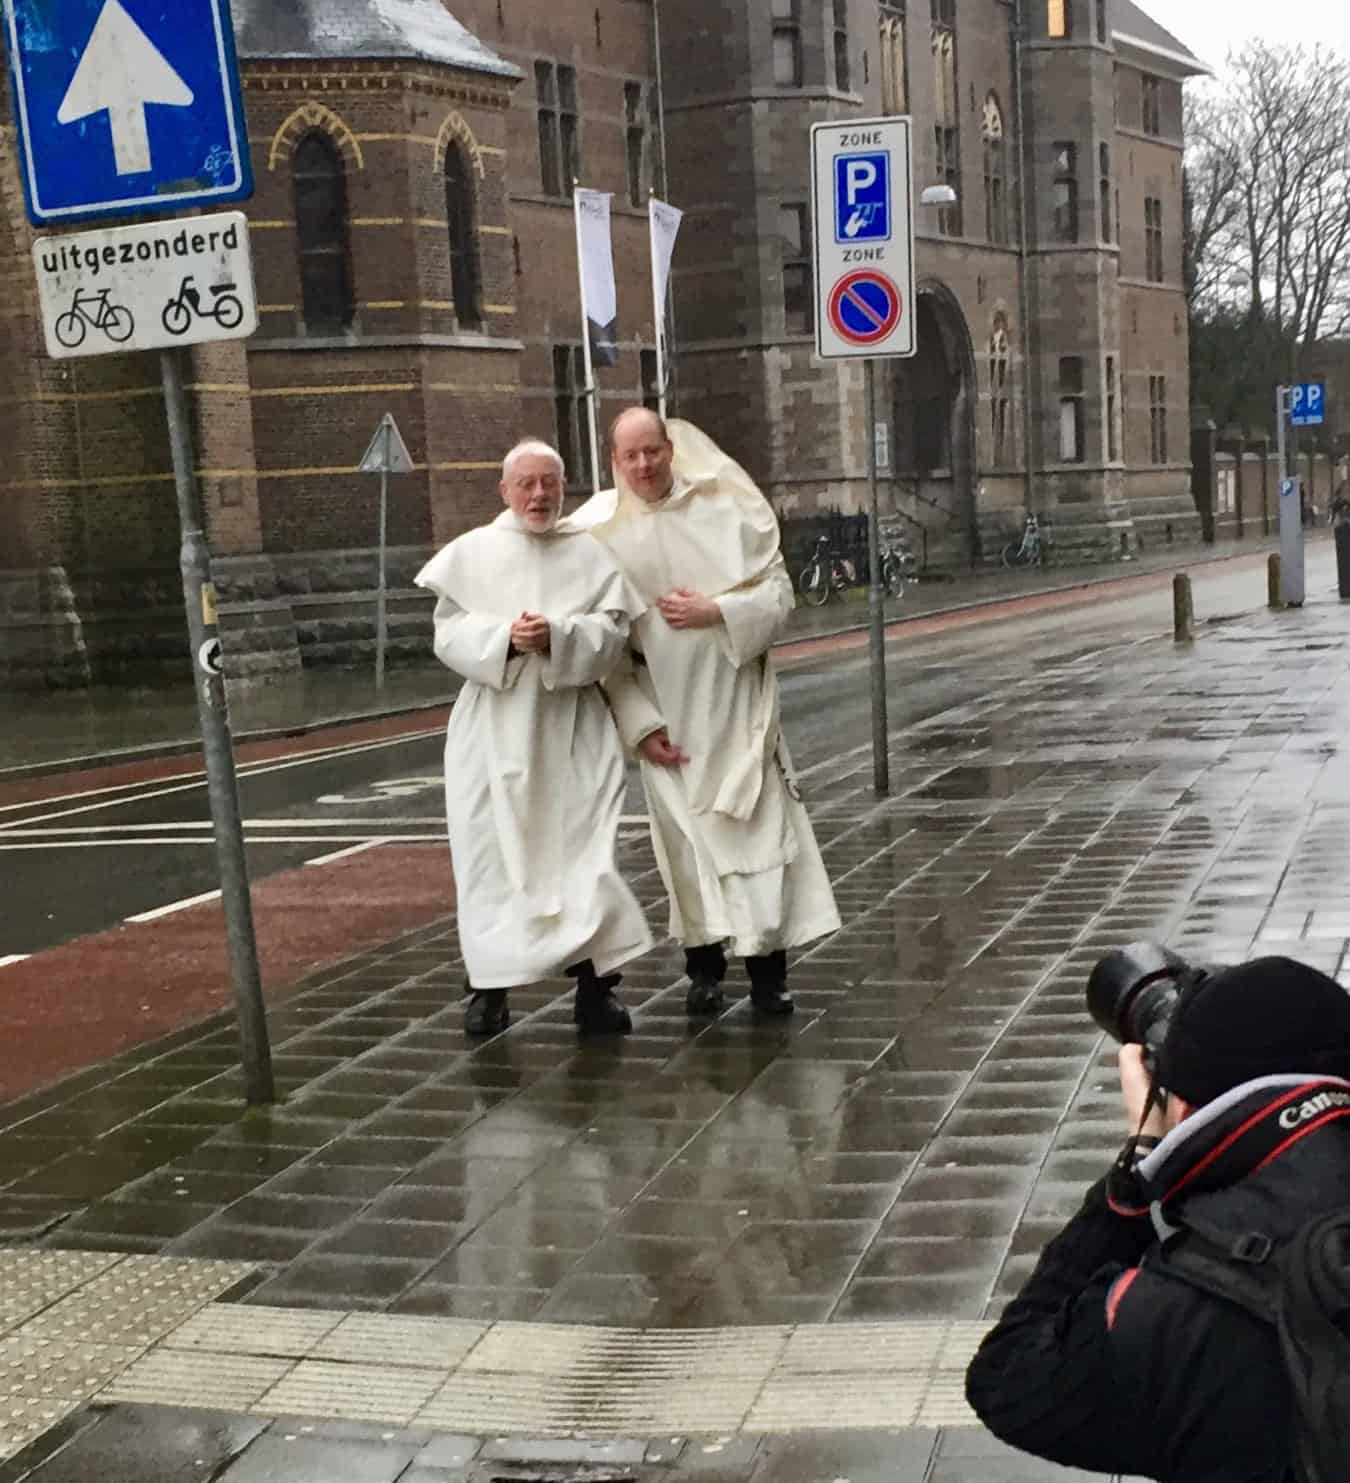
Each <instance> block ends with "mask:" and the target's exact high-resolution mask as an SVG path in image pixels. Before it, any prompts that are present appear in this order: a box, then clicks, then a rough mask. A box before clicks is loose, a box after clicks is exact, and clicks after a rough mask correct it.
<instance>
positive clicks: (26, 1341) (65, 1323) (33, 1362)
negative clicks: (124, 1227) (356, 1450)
mask: <svg viewBox="0 0 1350 1483" xmlns="http://www.w3.org/2000/svg"><path fill="white" fill-rule="evenodd" d="M250 1271H252V1268H251V1267H250V1266H249V1265H247V1264H245V1263H241V1262H205V1261H182V1260H174V1259H172V1258H168V1257H153V1256H123V1255H119V1254H116V1253H107V1252H83V1251H55V1250H44V1251H29V1250H26V1249H8V1250H4V1251H0V1333H2V1334H3V1337H0V1459H2V1458H5V1457H9V1456H12V1455H13V1454H14V1453H15V1452H17V1451H19V1450H20V1449H21V1448H23V1447H25V1446H27V1445H28V1443H29V1442H31V1441H33V1440H34V1439H35V1438H36V1437H39V1436H41V1434H42V1433H43V1432H44V1431H46V1430H47V1429H48V1428H49V1427H52V1426H54V1425H55V1424H56V1423H57V1422H58V1421H60V1420H61V1419H62V1418H63V1417H65V1416H67V1415H69V1414H70V1412H71V1411H73V1410H75V1409H76V1407H78V1406H80V1405H83V1404H84V1403H85V1402H86V1401H87V1400H89V1399H91V1398H92V1397H93V1396H94V1395H96V1394H98V1393H100V1392H102V1391H104V1390H105V1388H106V1387H107V1386H108V1384H109V1382H115V1381H116V1379H117V1378H118V1377H119V1376H120V1375H121V1374H122V1372H123V1371H125V1370H126V1369H127V1368H128V1366H130V1365H132V1364H134V1362H135V1361H136V1360H137V1358H138V1356H140V1355H142V1354H143V1353H144V1352H145V1350H146V1349H148V1348H149V1347H150V1346H151V1345H153V1344H155V1343H157V1342H159V1341H160V1340H161V1339H163V1338H164V1337H165V1336H166V1335H167V1334H169V1333H170V1332H171V1331H172V1330H174V1329H176V1328H177V1327H178V1326H179V1325H180V1324H181V1323H182V1322H183V1320H184V1319H185V1318H188V1317H189V1316H190V1315H191V1314H193V1313H195V1312H196V1311H197V1310H198V1309H199V1308H203V1307H205V1306H206V1304H207V1303H209V1302H210V1301H211V1300H212V1299H213V1298H216V1297H219V1296H220V1294H221V1293H223V1292H225V1291H226V1290H227V1289H228V1288H230V1287H233V1286H234V1284H235V1283H236V1282H238V1281H239V1279H240V1278H241V1277H244V1276H246V1275H247V1274H248V1273H249V1272H250ZM282 1368H283V1369H284V1368H285V1364H284V1362H283V1363H282Z"/></svg>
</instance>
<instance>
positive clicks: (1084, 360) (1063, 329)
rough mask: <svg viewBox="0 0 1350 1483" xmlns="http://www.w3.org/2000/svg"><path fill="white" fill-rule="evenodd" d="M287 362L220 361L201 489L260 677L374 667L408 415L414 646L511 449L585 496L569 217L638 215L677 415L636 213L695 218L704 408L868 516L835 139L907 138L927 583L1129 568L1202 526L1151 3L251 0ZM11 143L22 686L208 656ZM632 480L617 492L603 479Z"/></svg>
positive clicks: (263, 247)
mask: <svg viewBox="0 0 1350 1483" xmlns="http://www.w3.org/2000/svg"><path fill="white" fill-rule="evenodd" d="M233 10H234V18H235V29H236V34H237V38H238V46H239V52H240V55H241V59H242V62H243V67H244V98H245V106H246V110H247V115H248V125H249V138H250V144H251V149H252V155H253V165H254V171H255V175H256V179H257V191H256V194H255V196H254V198H253V199H252V200H251V201H250V202H249V203H248V204H247V207H246V210H247V214H248V217H249V220H250V229H251V234H252V241H253V248H254V258H255V271H256V277H257V287H258V298H259V303H260V308H261V327H260V329H259V331H258V333H257V335H256V336H254V337H253V338H252V339H251V340H248V341H241V342H233V343H229V344H226V345H217V346H212V347H207V348H200V349H198V350H196V351H194V352H192V353H191V405H192V409H193V417H194V423H195V438H196V454H197V463H198V473H199V478H200V481H201V486H202V490H203V494H204V499H205V503H206V508H207V512H208V520H209V527H210V538H211V543H212V549H213V553H214V556H215V559H216V568H217V579H218V585H219V587H220V590H221V595H222V612H223V615H224V617H225V621H226V624H227V650H228V654H229V659H230V664H231V668H232V670H233V672H234V673H235V674H236V675H237V676H241V677H253V678H267V677H279V676H285V675H287V674H293V673H295V672H296V671H297V670H298V669H299V668H300V667H301V666H302V665H310V664H320V663H325V662H335V661H344V660H351V659H354V658H357V657H360V656H361V655H362V654H363V653H364V652H367V651H368V649H369V646H370V643H371V640H372V634H373V615H374V591H373V588H374V580H375V557H374V547H375V543H376V539H377V536H376V518H377V495H378V481H377V480H375V479H372V478H371V477H370V476H368V475H363V474H361V473H359V472H358V471H357V466H358V464H359V462H360V459H361V455H362V453H363V452H364V450H365V448H366V445H367V443H368V442H369V440H370V437H371V435H372V433H373V432H374V430H375V428H376V426H377V424H378V423H379V420H380V418H381V416H382V415H383V413H385V412H386V411H389V412H392V413H393V414H394V416H395V417H396V419H397V421H398V424H399V427H400V428H401V430H402V432H403V435H404V437H405V439H406V441H407V443H408V446H409V449H410V451H411V453H412V456H413V459H414V461H415V464H416V468H415V471H414V472H413V473H411V474H408V475H403V476H398V477H396V478H395V479H394V480H393V482H392V488H391V515H390V530H389V539H390V542H391V546H392V571H393V580H394V585H395V588H396V590H395V592H394V594H393V618H394V632H395V635H396V638H397V641H398V644H399V645H400V646H401V647H403V648H404V649H407V650H413V649H416V650H419V651H422V652H424V651H425V648H426V645H427V641H428V633H427V629H428V622H427V618H428V614H427V609H426V605H425V603H424V601H423V600H422V597H421V595H420V594H417V593H415V592H414V591H411V590H409V581H410V577H411V574H412V573H413V572H414V571H415V570H416V568H417V566H418V565H419V564H420V562H421V561H422V560H423V559H424V558H425V556H426V555H427V553H428V552H429V551H430V550H431V549H432V548H433V547H434V546H435V545H436V544H438V543H441V542H444V541H446V540H448V539H449V538H451V537H452V536H454V535H455V534H457V533H458V532H460V531H462V530H464V529H465V528H467V527H469V526H471V525H474V524H478V523H480V522H482V521H483V520H485V519H487V518H488V517H489V516H491V515H492V514H493V513H494V512H495V510H496V509H497V508H499V505H498V497H497V493H496V480H497V469H498V466H499V462H500V459H501V455H502V453H503V452H504V451H505V449H506V448H507V446H509V444H510V443H511V442H512V441H514V440H515V439H516V438H517V437H519V436H522V435H524V434H527V433H529V434H537V435H540V436H543V437H546V438H548V439H550V440H551V441H554V442H556V443H557V444H558V445H559V446H560V447H561V448H562V449H563V451H564V453H565V455H566V457H567V460H568V463H569V468H570V470H571V472H572V475H573V480H574V484H575V488H576V492H577V493H578V494H580V493H582V492H583V491H584V490H585V489H586V488H587V487H588V485H589V482H590V479H591V470H590V469H589V448H588V442H587V437H586V435H585V425H586V403H585V395H584V393H585V376H584V369H583V366H582V355H581V324H580V311H579V307H578V302H577V291H576V271H575V262H576V249H575V236H574V227H573V213H572V203H571V200H570V192H571V188H572V183H573V181H574V180H576V181H579V182H580V183H581V184H583V185H586V186H589V187H593V188H596V189H600V190H605V191H610V192H612V193H613V197H614V206H613V223H614V250H615V262H616V268H617V276H618V297H619V336H620V350H621V355H620V360H619V364H618V365H617V366H615V367H614V368H612V369H605V370H602V371H601V372H600V373H599V378H598V380H599V399H600V407H601V416H602V419H604V420H608V418H609V416H610V415H611V414H612V413H613V412H614V411H616V410H617V409H618V408H620V407H621V406H623V405H624V404H626V403H629V402H632V401H636V400H644V399H645V400H648V401H651V400H652V399H653V398H654V395H655V390H656V387H655V380H656V357H655V351H654V346H655V325H654V322H653V320H654V316H653V311H652V307H651V289H650V276H649V274H650V267H649V254H648V242H647V221H646V201H647V199H648V196H649V194H651V193H652V192H653V191H655V192H656V193H657V194H660V195H662V196H663V197H664V198H665V199H668V200H670V201H672V202H673V203H675V204H676V205H678V206H680V207H681V208H682V209H683V210H684V211H685V212H686V220H685V226H684V231H683V235H682V237H681V239H680V243H679V247H678V249H677V252H676V257H675V271H674V279H673V299H674V306H675V319H674V327H675V328H674V339H675V349H676V355H675V376H674V382H673V386H672V388H671V391H672V398H673V402H674V408H675V410H677V411H678V412H679V413H680V414H681V415H683V416H687V417H690V418H692V419H693V420H694V421H696V422H698V423H700V424H701V425H702V426H703V427H704V428H706V429H707V431H708V432H710V433H711V434H712V435H713V436H714V437H715V438H717V439H718V440H719V441H721V442H722V443H723V444H724V445H725V446H726V447H727V448H728V449H729V450H731V451H732V452H733V453H734V454H735V455H736V456H737V457H738V458H739V459H740V460H741V461H742V462H744V463H745V464H746V465H747V466H748V467H749V469H750V470H751V472H752V473H753V474H754V475H755V476H756V477H757V478H758V479H759V480H760V482H761V483H762V485H763V487H764V488H765V490H766V492H768V493H769V494H770V496H771V497H772V498H773V500H774V502H775V504H776V505H777V506H778V508H779V510H780V513H781V514H782V515H783V516H784V517H785V518H789V519H790V518H792V517H793V516H795V515H801V514H809V513H812V512H816V511H820V510H824V509H831V508H839V509H845V510H847V509H854V508H858V507H859V506H860V505H861V503H862V501H863V499H864V498H865V481H866V467H865V456H866V450H865V448H864V438H863V432H864V408H863V404H862V384H863V378H862V371H861V367H859V366H856V365H845V364H840V363H834V362H830V363H825V362H821V361H820V360H818V359H817V358H816V357H815V355H814V353H813V332H814V326H813V324H812V314H813V294H812V284H811V273H812V244H811V240H810V212H809V205H808V203H809V192H810V180H809V154H808V130H809V126H810V125H811V124H812V123H814V122H816V121H817V120H822V119H838V118H847V117H850V116H856V117H860V118H861V117H868V116H873V115H877V114H882V113H908V114H911V115H912V116H913V118H914V121H915V129H914V137H915V141H916V154H915V162H914V172H915V182H916V186H917V187H919V188H922V187H924V186H927V185H933V184H944V185H949V186H951V187H952V188H953V190H954V191H955V194H956V198H957V199H956V204H955V205H949V206H943V207H938V208H923V207H920V208H917V209H918V221H917V230H918V238H919V241H918V258H917V272H918V287H919V299H918V303H917V306H916V309H915V312H916V314H917V329H918V340H919V354H918V355H917V357H916V358H915V359H914V360H911V361H903V362H890V363H887V364H886V366H885V367H883V369H882V372H881V374H880V375H879V377H878V383H879V387H880V391H879V396H880V397H881V399H882V401H883V405H882V409H881V411H882V416H883V419H884V420H885V421H886V422H887V423H888V425H889V428H890V432H891V439H890V442H891V470H890V471H889V472H888V473H887V475H886V477H885V478H884V481H883V486H882V495H883V501H884V504H885V506H886V508H887V509H888V510H890V511H892V512H894V513H895V514H896V516H897V517H898V518H903V519H908V520H909V521H911V522H913V523H916V524H920V525H922V526H923V528H924V531H925V532H926V544H927V548H928V550H929V553H930V556H931V557H932V558H933V559H934V560H940V559H941V560H946V561H947V562H948V563H949V564H953V565H954V564H959V563H962V562H969V561H979V560H981V559H988V558H989V555H990V554H991V553H992V552H996V551H997V548H998V545H999V544H1001V542H1002V541H1004V540H1006V539H1008V537H1009V535H1011V534H1012V533H1013V532H1014V531H1015V530H1017V529H1020V527H1021V523H1022V517H1023V514H1024V512H1025V511H1027V510H1028V509H1030V510H1034V511H1037V512H1039V513H1041V514H1043V515H1045V516H1046V517H1047V518H1048V519H1049V520H1050V522H1051V523H1052V525H1053V527H1054V530H1055V533H1056V541H1057V544H1058V545H1059V546H1060V547H1063V548H1068V549H1078V550H1080V551H1083V552H1091V553H1092V554H1094V555H1096V556H1098V557H1100V558H1103V559H1109V558H1110V557H1112V556H1114V555H1117V554H1120V553H1122V552H1125V551H1129V550H1133V549H1136V548H1137V547H1139V546H1146V545H1151V544H1154V543H1158V542H1162V541H1164V540H1172V539H1178V540H1180V539H1187V538H1191V537H1192V536H1194V535H1195V534H1196V532H1197V529H1198V519H1197V516H1196V511H1195V505H1194V502H1193V500H1192V498H1191V495H1190V470H1189V408H1188V405H1187V379H1188V377H1187V364H1188V360H1187V341H1186V305H1185V297H1184V292H1183V287H1182V185H1181V165H1182V139H1181V129H1182V106H1181V98H1182V84H1183V82H1184V81H1185V79H1186V78H1188V77H1191V76H1195V75H1197V74H1198V73H1199V72H1201V71H1203V68H1202V66H1201V64H1200V63H1198V62H1197V60H1196V59H1195V58H1194V57H1193V56H1192V55H1191V54H1190V53H1188V52H1187V51H1186V49H1185V48H1184V47H1183V46H1182V45H1181V43H1180V42H1178V41H1177V40H1176V39H1175V38H1173V37H1172V36H1171V35H1169V34H1168V33H1167V32H1166V31H1164V30H1163V29H1162V28H1161V27H1159V26H1158V25H1156V24H1155V23H1154V22H1152V21H1151V20H1149V19H1148V18H1147V17H1146V16H1145V15H1144V14H1143V13H1142V12H1141V11H1140V10H1138V9H1137V8H1136V7H1135V6H1134V5H1133V4H1131V3H1130V0H551V3H549V4H547V5H545V4H541V3H537V0H448V8H447V3H445V0H233ZM8 106H9V105H8V96H7V95H6V96H5V98H4V100H3V118H4V127H3V128H0V437H2V438H3V443H4V446H5V447H6V448H8V449H9V450H10V451H9V454H8V461H7V463H6V467H5V469H4V470H3V471H0V688H9V689H14V688H28V687H32V686H41V685H44V684H87V683H105V682H119V683H122V682H126V681H128V680H134V679H139V678H148V677H152V676H154V675H157V674H166V673H173V672H176V671H177V670H178V669H179V668H181V666H182V665H183V663H184V657H183V656H184V651H185V641H184V626H183V619H182V611H181V607H182V598H181V589H180V586H179V580H178V574H177V552H178V531H177V520H176V514H175V505H174V498H173V484H172V474H171V465H170V455H169V448H168V440H167V435H166V431H165V420H164V407H163V399H162V395H161V391H160V386H159V370H158V362H157V359H156V357H154V356H152V355H141V356H108V357H100V358H95V359H88V360H76V361H65V362H62V363H60V364H57V363H55V362H52V361H50V360H49V359H47V357H46V354H45V351H44V349H43V342H42V332H41V325H40V321H39V317H38V311H37V302H36V290H35V284H34V279H33V268H32V261H31V246H32V241H33V238H34V235H35V233H34V232H33V230H32V228H31V227H29V225H28V224H27V222H26V219H25V216H24V211H23V202H22V193H21V188H20V180H19V170H18V163H17V160H16V158H15V153H14V132H13V128H12V125H11V124H10V123H9V115H8ZM602 472H603V471H602Z"/></svg>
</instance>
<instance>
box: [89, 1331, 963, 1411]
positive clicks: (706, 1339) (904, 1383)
mask: <svg viewBox="0 0 1350 1483" xmlns="http://www.w3.org/2000/svg"><path fill="white" fill-rule="evenodd" d="M225 1309H229V1310H230V1311H229V1312H225V1311H223V1310H225ZM254 1311H255V1310H252V1309H250V1308H249V1307H248V1306H247V1305H229V1304H222V1305H219V1306H217V1307H211V1308H207V1309H205V1310H204V1311H202V1312H201V1313H199V1314H198V1315H197V1316H196V1317H195V1318H192V1319H190V1320H189V1321H188V1322H187V1323H185V1324H184V1325H183V1326H182V1327H181V1328H180V1329H179V1330H178V1331H177V1332H176V1333H174V1334H172V1335H171V1336H170V1337H169V1338H168V1339H167V1340H166V1341H165V1344H164V1346H163V1347H162V1348H159V1349H157V1350H155V1351H154V1352H153V1353H151V1354H149V1355H146V1356H145V1357H144V1358H143V1359H141V1360H139V1361H138V1362H137V1363H136V1364H134V1365H133V1366H132V1367H131V1368H130V1370H128V1371H127V1373H126V1374H125V1375H123V1376H122V1377H121V1378H120V1379H119V1380H117V1381H116V1383H115V1384H113V1385H112V1386H110V1387H109V1388H108V1389H107V1390H106V1391H104V1392H103V1394H102V1395H101V1397H100V1399H103V1400H129V1399H136V1400H140V1401H160V1402H164V1403H168V1404H173V1403H174V1402H175V1401H178V1402H179V1403H180V1404H181V1397H182V1395H183V1393H184V1389H185V1385H184V1373H183V1370H182V1367H181V1366H178V1365H176V1364H175V1363H174V1362H173V1361H174V1359H175V1358H179V1359H182V1360H185V1361H190V1363H191V1386H190V1389H191V1391H192V1394H193V1395H194V1396H195V1397H196V1400H195V1404H197V1405H203V1406H218V1407H222V1408H226V1409H230V1408H234V1409H240V1408H247V1409H251V1410H252V1411H254V1412H255V1413H258V1414H262V1415H269V1416H307V1417H323V1418H329V1419H333V1420H345V1421H368V1422H386V1423H388V1424H390V1425H399V1426H408V1425H416V1426H426V1427H434V1428H438V1429H441V1430H445V1431H454V1432H475V1431H479V1430H481V1429H482V1427H483V1424H484V1418H485V1417H490V1418H491V1422H492V1429H493V1431H494V1432H496V1433H500V1434H512V1433H517V1434H519V1433H526V1434H529V1433H534V1434H538V1433H546V1434H571V1435H581V1436H605V1435H609V1436H613V1435H621V1436H622V1435H628V1436H660V1435H661V1434H662V1433H698V1434H704V1435H706V1434H708V1433H722V1432H729V1433H734V1432H736V1431H739V1430H741V1429H743V1428H747V1427H748V1428H750V1429H752V1430H755V1431H760V1432H790V1431H802V1430H809V1429H812V1428H829V1427H832V1426H837V1425H848V1426H856V1427H904V1426H939V1425H940V1426H969V1425H974V1424H975V1418H974V1416H973V1415H972V1414H971V1413H970V1411H969V1410H968V1409H967V1407H966V1404H965V1397H964V1376H965V1367H966V1364H967V1362H968V1361H969V1358H970V1356H971V1354H973V1353H974V1350H975V1347H976V1345H977V1344H978V1342H979V1340H980V1338H981V1337H982V1335H983V1334H984V1332H985V1329H986V1327H987V1325H985V1324H983V1323H974V1322H969V1323H962V1322H940V1321H924V1322H913V1323H904V1322H898V1323H879V1324H838V1325H820V1326H812V1327H804V1328H791V1327H767V1326H766V1327H758V1328H755V1327H747V1328H729V1329H693V1330H687V1331H671V1330H659V1329H617V1328H587V1327H581V1326H573V1325H566V1324H544V1323H539V1324H531V1323H510V1322H502V1323H496V1324H475V1323H465V1322H460V1321H456V1320H453V1319H439V1318H411V1317H399V1316H394V1315H390V1314H380V1313H349V1314H336V1313H319V1312H314V1311H305V1312H294V1313H293V1312H291V1311H290V1310H286V1309H269V1308H260V1309H258V1310H256V1311H257V1313H258V1321H257V1322H256V1324H251V1323H250V1321H249V1319H250V1316H251V1314H252V1313H253V1312H254ZM213 1349H214V1350H215V1354H214V1355H213V1353H212V1351H213ZM279 1357H280V1358H279ZM213 1359H216V1360H218V1370H213V1368H212V1363H213ZM255 1361H256V1364H257V1366H258V1367H257V1368H248V1367H249V1366H250V1365H251V1364H253V1363H254V1362H255ZM273 1367H276V1368H273ZM268 1377H273V1383H271V1384H270V1385H269V1386H268V1387H267V1388H266V1389H261V1388H260V1382H262V1381H265V1380H267V1379H268Z"/></svg>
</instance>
